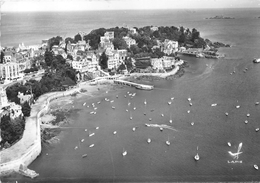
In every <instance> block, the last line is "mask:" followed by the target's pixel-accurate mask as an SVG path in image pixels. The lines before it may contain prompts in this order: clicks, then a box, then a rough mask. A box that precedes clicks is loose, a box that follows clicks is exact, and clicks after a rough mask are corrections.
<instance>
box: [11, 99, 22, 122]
mask: <svg viewBox="0 0 260 183" xmlns="http://www.w3.org/2000/svg"><path fill="white" fill-rule="evenodd" d="M9 110H10V118H11V119H15V118H18V117H20V116H23V112H22V106H20V105H18V104H16V103H14V102H11V103H10V105H9Z"/></svg>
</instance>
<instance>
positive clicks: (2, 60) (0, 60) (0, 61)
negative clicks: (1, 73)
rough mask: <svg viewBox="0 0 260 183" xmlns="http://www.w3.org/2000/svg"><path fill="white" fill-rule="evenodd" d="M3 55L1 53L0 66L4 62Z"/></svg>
mask: <svg viewBox="0 0 260 183" xmlns="http://www.w3.org/2000/svg"><path fill="white" fill-rule="evenodd" d="M4 56H5V53H4V52H3V51H1V57H0V64H1V63H3V62H4Z"/></svg>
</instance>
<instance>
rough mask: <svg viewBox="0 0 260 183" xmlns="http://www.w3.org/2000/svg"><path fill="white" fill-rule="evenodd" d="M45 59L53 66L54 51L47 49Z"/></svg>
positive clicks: (47, 63)
mask: <svg viewBox="0 0 260 183" xmlns="http://www.w3.org/2000/svg"><path fill="white" fill-rule="evenodd" d="M44 60H45V63H46V65H47V66H51V64H52V60H53V53H52V52H51V51H48V50H46V51H45V53H44Z"/></svg>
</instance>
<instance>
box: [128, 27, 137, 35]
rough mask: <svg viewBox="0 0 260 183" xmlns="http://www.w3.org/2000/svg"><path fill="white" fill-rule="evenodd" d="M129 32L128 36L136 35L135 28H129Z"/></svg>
mask: <svg viewBox="0 0 260 183" xmlns="http://www.w3.org/2000/svg"><path fill="white" fill-rule="evenodd" d="M129 32H130V34H137V31H136V29H135V28H130V29H129Z"/></svg>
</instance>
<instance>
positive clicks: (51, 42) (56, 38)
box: [48, 36, 62, 50]
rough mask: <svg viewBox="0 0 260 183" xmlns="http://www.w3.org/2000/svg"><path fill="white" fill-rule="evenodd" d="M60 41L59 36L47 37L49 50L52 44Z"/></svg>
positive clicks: (57, 43)
mask: <svg viewBox="0 0 260 183" xmlns="http://www.w3.org/2000/svg"><path fill="white" fill-rule="evenodd" d="M61 41H62V37H60V36H57V37H53V38H51V39H49V40H48V45H49V50H51V49H52V46H53V45H59V44H60V42H61Z"/></svg>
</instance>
